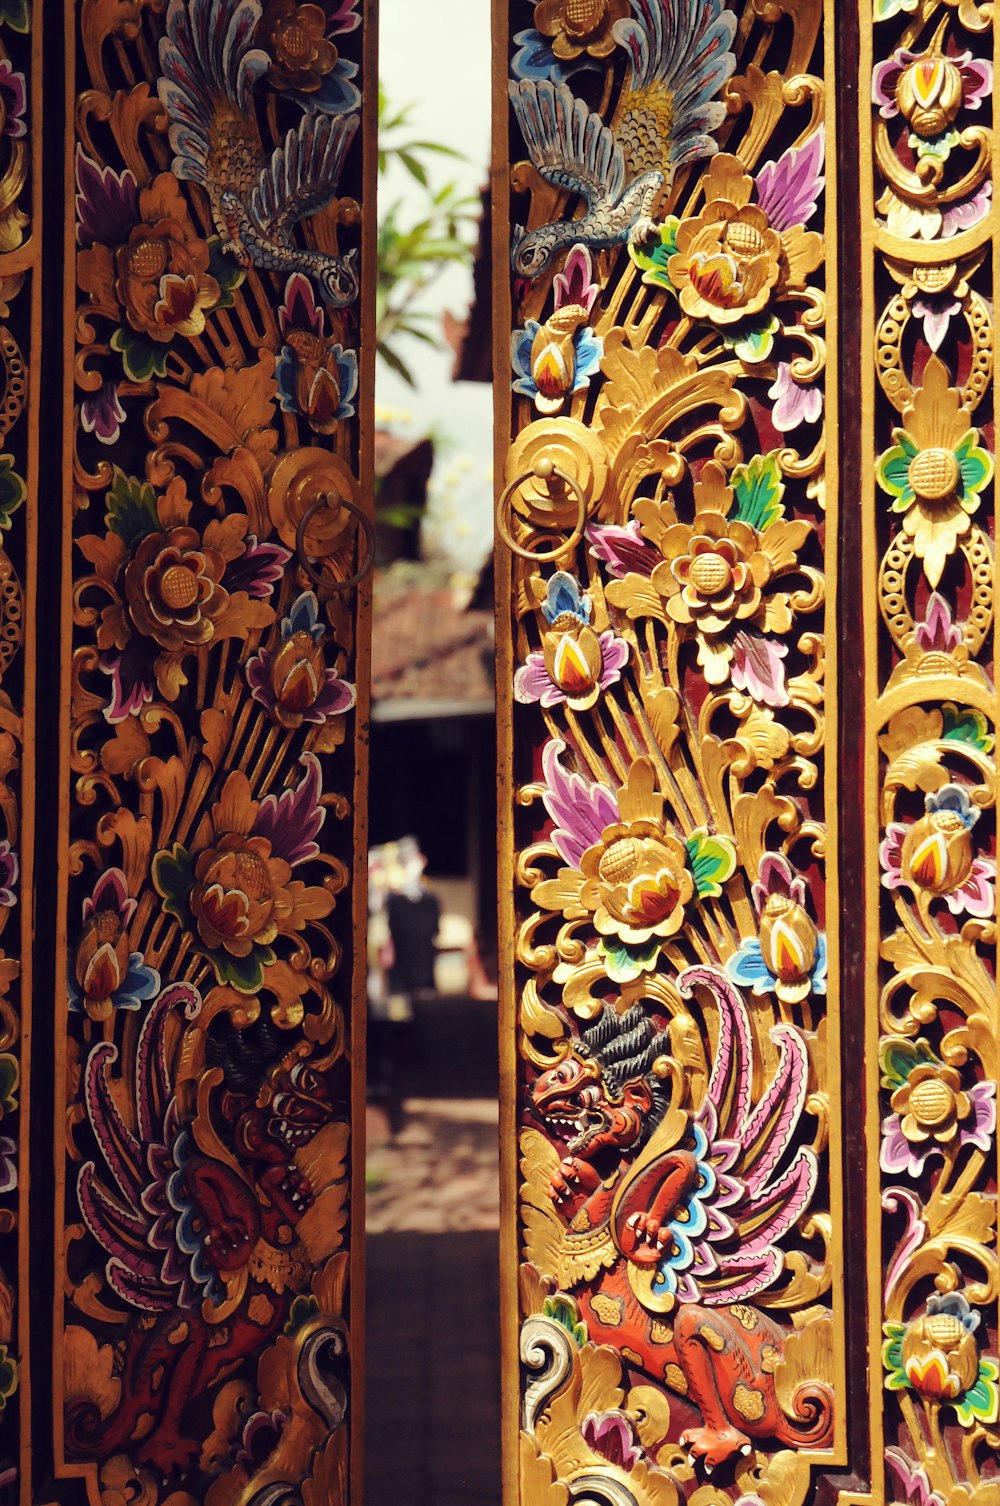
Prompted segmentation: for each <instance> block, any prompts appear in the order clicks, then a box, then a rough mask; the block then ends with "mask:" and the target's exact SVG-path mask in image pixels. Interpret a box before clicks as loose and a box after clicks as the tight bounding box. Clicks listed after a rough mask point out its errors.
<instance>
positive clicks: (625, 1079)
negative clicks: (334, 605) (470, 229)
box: [495, 0, 846, 1506]
mask: <svg viewBox="0 0 1000 1506" xmlns="http://www.w3.org/2000/svg"><path fill="white" fill-rule="evenodd" d="M523 9H524V7H523V6H521V7H518V6H515V5H511V6H510V7H509V11H508V7H507V6H506V5H505V4H502V3H501V4H500V5H499V6H498V8H497V40H498V50H499V52H500V57H501V64H500V67H501V69H502V70H503V72H502V74H501V73H499V72H498V78H497V103H498V111H497V133H496V136H497V142H498V151H499V162H498V166H499V176H500V179H501V183H502V186H503V187H504V188H505V189H508V191H509V202H510V218H511V223H512V238H511V237H508V236H507V235H506V233H505V231H504V230H503V229H499V230H498V233H497V238H496V243H495V250H496V262H497V266H498V269H499V270H498V273H497V277H498V286H497V295H498V297H497V301H498V308H500V309H505V308H506V309H509V310H510V314H511V318H510V331H511V343H510V346H509V351H507V350H506V349H505V345H506V341H505V340H504V339H501V340H498V345H497V359H498V370H501V371H503V370H504V367H503V366H502V365H501V364H500V363H501V362H506V359H507V357H508V356H509V359H510V363H511V365H512V367H513V374H512V381H511V383H510V386H509V387H508V385H507V381H508V379H507V377H506V376H505V375H501V376H500V377H498V392H499V393H500V396H501V402H500V405H499V407H500V413H499V417H498V436H497V437H498V456H499V460H500V463H501V465H502V466H503V468H504V472H505V479H506V483H507V485H506V488H505V490H504V492H503V494H502V496H501V498H500V500H499V503H498V513H497V526H498V532H499V536H500V546H499V549H498V556H497V558H498V582H499V588H498V589H499V599H500V601H501V603H502V604H503V605H502V608H501V618H503V617H504V616H505V615H506V614H505V610H504V609H505V608H509V627H508V629H507V639H506V644H505V646H504V647H502V649H501V678H500V695H501V706H502V711H501V728H502V733H501V768H502V769H503V768H504V767H505V766H507V767H512V768H513V783H512V785H510V786H509V787H508V788H507V791H506V800H507V802H508V806H509V809H510V810H511V812H512V825H510V827H509V830H508V831H507V833H506V841H507V846H506V848H505V851H504V854H503V858H502V863H503V864H504V868H503V869H502V875H503V876H502V880H501V891H502V892H505V893H506V894H507V896H508V898H507V900H506V901H505V904H506V913H505V914H502V934H503V935H504V937H505V938H507V937H509V938H511V940H512V943H513V949H514V953H515V955H514V957H513V958H512V959H511V962H510V964H509V967H508V972H507V976H506V977H505V979H504V992H505V1010H506V1014H505V1026H504V1032H505V1034H504V1039H505V1042H506V1049H507V1051H508V1056H507V1060H506V1063H505V1069H506V1087H505V1093H506V1103H505V1110H504V1112H505V1116H506V1117H505V1131H504V1133H505V1138H506V1148H507V1156H508V1162H507V1168H506V1188H505V1196H506V1205H507V1215H506V1217H507V1226H506V1231H505V1239H506V1253H505V1262H506V1268H507V1269H506V1274H507V1276H508V1277H512V1276H513V1273H514V1270H515V1268H516V1269H517V1270H518V1271H519V1282H518V1291H517V1292H516V1294H515V1292H514V1291H513V1289H511V1290H509V1291H508V1293H507V1311H506V1319H505V1334H506V1337H505V1344H506V1352H505V1367H506V1379H507V1385H508V1394H507V1405H506V1422H505V1427H506V1444H507V1465H508V1478H507V1492H508V1494H507V1499H508V1500H509V1501H510V1502H511V1503H513V1502H514V1501H520V1502H522V1503H523V1506H542V1503H545V1506H564V1503H567V1502H569V1501H571V1500H579V1501H586V1502H588V1503H602V1506H604V1503H615V1506H654V1503H655V1506H670V1503H676V1502H680V1501H682V1500H687V1499H692V1500H694V1501H696V1502H698V1503H699V1506H709V1503H711V1506H726V1503H729V1502H740V1503H743V1506H749V1503H754V1506H756V1503H758V1502H761V1501H764V1502H775V1503H777V1502H780V1503H782V1506H793V1503H799V1502H802V1501H804V1500H805V1499H806V1498H807V1496H808V1495H809V1493H810V1488H811V1481H812V1479H813V1476H814V1473H815V1471H816V1469H817V1468H823V1469H827V1470H828V1469H830V1468H832V1467H836V1466H843V1465H844V1464H845V1463H846V1457H845V1448H846V1431H845V1416H844V1411H845V1384H844V1322H845V1317H844V1307H843V1303H844V1294H843V1286H842V1257H843V1251H842V1209H841V1182H840V1154H841V1151H840V1135H841V1127H840V1121H839V1104H838V1096H837V1093H836V1092H832V1091H831V1090H832V1088H833V1087H834V1085H835V1082H836V1080H837V1074H838V1072H839V1001H838V999H837V995H836V988H835V983H832V982H831V980H835V979H836V977H837V935H836V915H837V908H838V902H837V895H838V881H837V874H836V834H835V827H834V822H835V815H836V798H835V791H836V780H835V769H834V767H833V750H832V749H831V747H830V746H829V744H828V739H827V725H828V716H830V715H831V714H832V708H833V706H834V704H835V703H834V700H833V694H832V689H833V679H832V668H833V666H832V665H831V662H830V661H831V654H830V645H831V644H832V643H833V642H834V641H835V626H834V624H835V618H834V615H833V613H834V605H835V603H834V581H833V578H832V570H831V561H832V560H833V559H834V558H835V548H836V537H837V496H836V486H835V481H836V455H835V454H834V453H833V451H832V446H833V437H834V436H835V435H836V422H835V418H836V415H835V413H834V411H833V409H834V405H835V387H834V385H833V382H832V381H831V378H830V372H831V370H835V362H834V359H833V353H832V351H831V347H830V332H829V331H828V326H827V318H828V303H829V302H830V301H832V289H833V288H834V287H835V281H834V277H835V273H834V265H833V251H834V247H833V245H832V242H831V240H830V239H829V237H828V231H829V227H830V226H831V225H832V224H833V223H834V220H833V213H834V205H833V193H832V184H831V182H830V179H829V176H828V166H827V164H828V163H830V162H832V161H835V144H834V135H833V121H832V119H831V110H830V108H829V103H828V95H827V92H826V89H825V86H824V77H825V76H829V75H830V74H831V72H832V70H831V69H830V68H829V56H830V54H831V49H832V30H833V20H834V8H833V6H832V5H827V6H826V7H825V8H824V6H823V4H822V3H820V0H806V3H799V4H795V5H784V4H778V5H770V4H763V3H756V0H749V3H737V4H736V5H735V6H727V5H726V4H725V3H723V0H600V3H598V0H594V3H580V0H540V3H539V4H537V5H535V7H534V16H533V23H534V24H533V25H531V26H525V24H524V17H523V16H522V15H521V11H522V10H523ZM505 64H506V65H508V66H506V67H505V66H504V65H505ZM508 140H509V150H508V149H507V147H506V146H505V145H504V143H505V142H507V141H508ZM508 163H509V164H510V166H509V169H508ZM508 185H509V188H508ZM500 202H501V204H503V203H504V202H506V200H505V199H504V198H501V200H500ZM515 222H516V223H515ZM498 317H500V316H499V315H498ZM501 953H503V945H502V947H501Z"/></svg>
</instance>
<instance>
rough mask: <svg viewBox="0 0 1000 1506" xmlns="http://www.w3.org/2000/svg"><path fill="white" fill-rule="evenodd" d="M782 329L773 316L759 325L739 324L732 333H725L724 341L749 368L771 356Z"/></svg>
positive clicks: (750, 323)
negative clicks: (775, 340)
mask: <svg viewBox="0 0 1000 1506" xmlns="http://www.w3.org/2000/svg"><path fill="white" fill-rule="evenodd" d="M780 328H781V322H780V320H778V319H776V318H775V316H774V315H773V314H771V315H769V316H768V317H766V318H765V319H763V320H761V321H759V322H758V323H752V322H748V323H746V324H737V325H736V326H735V328H734V329H733V330H732V331H731V332H728V331H726V332H724V333H723V339H724V340H725V342H726V344H727V345H728V346H729V347H730V348H731V349H732V351H733V354H734V355H737V356H739V358H740V360H741V361H743V362H745V363H746V365H747V366H756V365H758V364H759V363H760V362H761V361H766V360H767V359H768V357H769V356H770V354H771V352H772V350H773V349H774V337H775V335H776V334H777V333H778V331H779V330H780Z"/></svg>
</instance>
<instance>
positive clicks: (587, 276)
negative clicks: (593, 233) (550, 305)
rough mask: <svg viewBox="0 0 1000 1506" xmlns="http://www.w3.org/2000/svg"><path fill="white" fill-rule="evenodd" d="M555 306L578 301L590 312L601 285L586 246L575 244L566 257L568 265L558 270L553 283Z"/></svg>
mask: <svg viewBox="0 0 1000 1506" xmlns="http://www.w3.org/2000/svg"><path fill="white" fill-rule="evenodd" d="M552 287H553V291H554V293H555V306H556V308H557V309H561V308H564V307H565V306H566V304H568V303H578V304H580V305H581V307H582V308H585V309H586V311H587V313H588V314H589V313H590V311H591V310H592V308H593V307H594V303H595V302H596V300H597V295H598V293H599V292H600V287H599V286H598V284H597V283H596V282H595V281H594V263H593V261H592V259H591V255H590V252H589V251H588V249H587V247H586V246H582V245H581V246H574V247H573V249H572V251H571V252H570V253H569V255H568V256H567V258H566V265H565V266H564V267H563V269H562V271H561V272H558V273H557V274H556V276H555V279H554V281H553V284H552Z"/></svg>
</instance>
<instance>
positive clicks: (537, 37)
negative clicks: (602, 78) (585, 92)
mask: <svg viewBox="0 0 1000 1506" xmlns="http://www.w3.org/2000/svg"><path fill="white" fill-rule="evenodd" d="M514 45H515V46H516V47H517V48H518V49H519V50H518V51H517V52H516V53H515V54H514V57H513V59H512V60H511V65H510V71H511V73H512V74H513V76H514V78H531V79H546V78H547V79H551V80H552V82H553V83H554V84H564V83H565V82H566V80H567V79H568V78H572V76H573V74H574V73H581V72H583V71H584V70H591V71H593V70H596V69H597V64H596V63H595V62H594V61H593V59H592V58H589V57H588V56H587V55H586V53H584V54H582V55H581V56H580V57H579V58H574V59H573V60H572V61H571V62H563V61H562V59H561V58H557V57H556V55H555V53H554V52H553V51H552V48H551V46H550V45H549V43H548V41H547V40H546V38H545V37H543V36H542V34H541V32H540V31H536V30H535V28H534V27H529V28H528V30H527V31H519V32H516V33H515V35H514Z"/></svg>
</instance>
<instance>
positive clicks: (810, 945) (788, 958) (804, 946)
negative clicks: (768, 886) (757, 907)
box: [760, 894, 819, 1004]
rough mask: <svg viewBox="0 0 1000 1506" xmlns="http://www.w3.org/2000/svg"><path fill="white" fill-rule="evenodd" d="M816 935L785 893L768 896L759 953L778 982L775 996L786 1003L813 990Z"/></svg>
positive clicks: (817, 936)
mask: <svg viewBox="0 0 1000 1506" xmlns="http://www.w3.org/2000/svg"><path fill="white" fill-rule="evenodd" d="M818 943H819V932H818V931H817V929H816V927H815V925H814V924H813V922H812V920H811V919H810V918H809V916H808V914H807V913H806V911H805V910H804V909H803V907H802V906H801V905H800V904H797V903H796V902H795V900H793V899H789V897H788V895H787V894H769V895H768V897H767V900H766V902H765V904H764V912H763V914H762V916H761V921H760V950H761V955H762V957H763V959H764V963H765V965H766V967H767V969H768V971H769V972H770V973H771V974H773V976H774V977H775V979H776V980H777V985H776V987H775V993H776V994H777V995H778V998H779V999H784V1000H785V1002H786V1003H789V1004H792V1003H796V1002H797V1001H798V1000H800V999H804V998H805V997H806V995H807V994H808V993H810V991H811V989H812V971H813V967H814V966H815V963H816V949H817V946H818Z"/></svg>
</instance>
